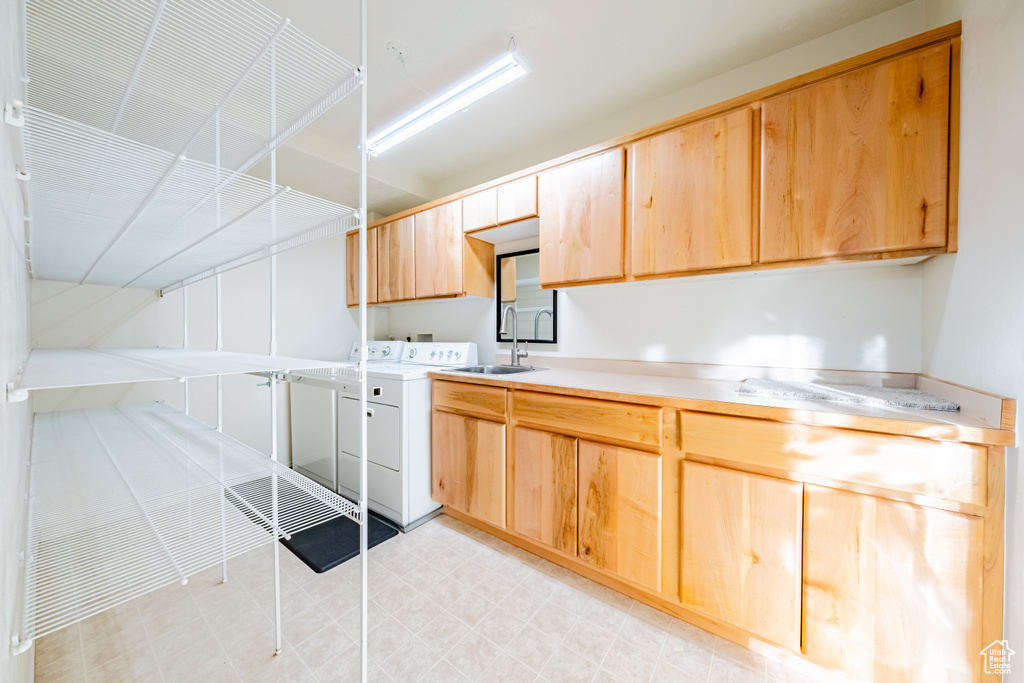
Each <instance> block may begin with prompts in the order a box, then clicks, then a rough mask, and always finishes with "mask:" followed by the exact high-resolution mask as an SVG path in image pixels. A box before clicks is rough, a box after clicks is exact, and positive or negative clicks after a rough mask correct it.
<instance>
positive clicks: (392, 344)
mask: <svg viewBox="0 0 1024 683" xmlns="http://www.w3.org/2000/svg"><path fill="white" fill-rule="evenodd" d="M405 347H406V342H403V341H368V342H366V358H367V360H370V361H390V362H392V363H397V362H399V361H400V360H401V359H402V355H403V353H404V351H405ZM348 358H349V360H354V361H357V362H358V360H359V342H358V341H355V342H352V353H350V354H349V355H348Z"/></svg>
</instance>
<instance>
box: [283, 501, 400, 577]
mask: <svg viewBox="0 0 1024 683" xmlns="http://www.w3.org/2000/svg"><path fill="white" fill-rule="evenodd" d="M368 518H369V521H370V535H369V538H368V539H367V542H366V545H367V547H368V548H372V547H374V546H375V545H377V544H379V543H383V542H384V541H386V540H388V539H389V538H392V537H393V536H396V535H398V529H396V528H395V527H393V526H391V524H390V523H389V522H387V521H386V520H385V519H384V518H383V517H381V516H379V515H377V514H376V513H373V512H370V513H369V515H368ZM281 543H282V544H284V546H285V547H286V548H288V550H291V551H292V553H294V554H295V557H297V558H299V559H300V560H302V561H303V562H305V563H306V566H308V567H309V568H310V569H312V570H313V571H315V572H316V573H317V574H322V573H323V572H325V571H327V570H328V569H333V568H334V567H337V566H338V565H339V564H341V563H342V562H345V561H346V560H351V559H352V558H353V557H356V556H357V555H358V554H359V525H358V524H356V523H355V522H353V521H352V520H351V519H349V518H348V517H337V518H335V519H332V520H329V521H326V522H324V523H322V524H317V525H316V526H314V527H311V528H309V529H306V530H305V531H300V532H299V533H297V534H293V535H292V537H291V540H285V539H283V538H282V539H281Z"/></svg>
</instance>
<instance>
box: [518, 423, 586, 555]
mask: <svg viewBox="0 0 1024 683" xmlns="http://www.w3.org/2000/svg"><path fill="white" fill-rule="evenodd" d="M514 458H515V459H514V461H513V463H512V464H513V469H514V472H515V474H514V475H513V487H512V497H513V508H514V509H513V518H512V519H513V525H514V528H515V530H516V531H518V532H519V533H521V534H523V535H524V536H529V537H530V538H532V539H534V540H537V541H540V542H541V543H544V544H546V545H549V546H551V547H552V548H555V549H556V550H560V551H562V552H564V553H566V554H569V555H576V439H573V438H570V437H568V436H559V435H557V434H550V433H548V432H541V431H537V430H534V429H525V428H523V427H517V428H516V430H515V456H514Z"/></svg>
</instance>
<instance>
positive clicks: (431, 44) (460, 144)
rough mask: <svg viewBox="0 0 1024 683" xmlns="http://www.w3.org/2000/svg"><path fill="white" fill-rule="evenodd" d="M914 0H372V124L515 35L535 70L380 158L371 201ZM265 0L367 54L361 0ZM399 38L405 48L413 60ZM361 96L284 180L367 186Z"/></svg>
mask: <svg viewBox="0 0 1024 683" xmlns="http://www.w3.org/2000/svg"><path fill="white" fill-rule="evenodd" d="M906 1H907V0H771V1H765V0H660V1H659V0H642V1H640V2H623V1H622V0H557V1H552V0H487V1H481V0H432V1H431V2H425V1H423V0H371V1H370V7H369V64H368V75H369V83H370V89H369V126H370V131H371V133H372V132H373V130H374V129H375V128H378V129H379V128H380V127H383V126H385V125H387V124H389V123H391V122H392V121H393V120H395V119H396V118H398V117H399V116H401V115H403V114H405V113H407V112H408V111H409V110H411V109H413V108H414V107H416V106H419V105H420V104H422V103H423V101H424V100H425V99H426V98H427V95H426V94H425V93H424V92H423V90H421V89H420V88H423V89H424V90H427V91H430V92H431V93H436V92H439V91H441V90H443V89H444V88H446V87H448V86H450V85H452V84H453V83H454V82H457V81H458V80H460V79H461V78H462V77H464V76H466V75H468V74H469V73H472V72H473V71H474V70H476V69H477V68H479V67H480V66H482V65H484V64H485V63H487V62H489V61H491V60H493V59H494V58H496V57H497V56H499V55H500V54H501V53H502V52H503V51H504V50H505V49H506V47H507V46H508V43H509V39H510V37H511V36H513V35H514V36H515V42H516V44H517V45H518V46H519V47H520V48H521V50H522V51H523V52H524V53H525V55H526V57H527V59H528V61H529V62H530V65H531V67H532V69H533V72H532V73H531V74H529V75H528V76H526V77H525V78H522V79H519V80H518V81H516V82H515V83H513V84H511V85H510V86H508V87H506V88H504V89H503V90H501V91H499V92H498V93H495V94H493V95H491V96H489V97H488V98H485V99H484V100H482V101H480V102H478V103H477V104H475V105H473V106H472V107H471V108H470V109H468V110H466V111H464V112H461V113H459V114H457V115H455V116H453V117H451V118H449V119H447V120H446V121H443V122H441V123H440V124H437V125H436V126H434V127H433V128H431V129H429V130H428V131H426V132H424V133H421V134H420V135H418V136H417V137H415V138H414V139H412V140H410V141H408V142H406V143H403V144H402V145H400V146H398V147H396V148H394V149H392V150H389V151H387V152H385V153H383V154H382V155H381V156H380V157H379V158H377V159H374V160H372V162H371V168H370V175H371V183H370V199H369V209H370V210H371V211H374V212H376V213H378V214H381V215H387V214H390V213H394V212H396V211H399V210H402V209H405V208H408V207H410V206H414V205H416V204H419V203H422V202H423V201H424V200H426V199H431V198H434V197H436V196H437V195H438V194H443V193H442V192H438V191H437V188H439V187H440V188H444V187H447V188H448V189H449V190H450V185H451V182H450V181H451V179H452V178H462V177H467V178H469V177H473V175H474V173H473V172H474V169H482V168H484V167H486V168H488V173H491V174H492V175H493V169H494V168H495V161H496V160H501V159H503V158H506V157H509V158H511V157H514V156H515V154H516V152H517V151H519V150H522V149H524V148H531V147H537V146H538V145H540V144H541V143H543V142H546V141H550V140H553V139H557V137H558V136H559V135H560V134H566V133H568V132H570V131H572V130H573V129H574V128H575V127H578V126H580V125H583V124H586V123H589V122H593V121H597V120H600V119H603V118H607V117H610V116H612V115H614V114H615V113H616V112H620V111H622V110H624V109H627V108H629V107H631V106H633V105H636V104H639V103H642V102H648V101H650V100H654V99H656V98H658V97H661V96H663V95H666V94H668V93H672V92H675V91H678V90H680V89H682V88H684V87H686V86H689V85H692V84H694V83H698V82H700V81H703V80H705V79H707V78H710V77H712V76H715V75H718V74H721V73H724V72H726V71H729V70H731V69H734V68H737V67H739V66H742V65H744V64H748V63H750V62H753V61H755V60H758V59H761V58H764V57H767V56H769V55H772V54H775V53H777V52H780V51H782V50H785V49H787V48H790V47H792V46H795V45H798V44H800V43H804V42H807V41H809V40H812V39H814V38H817V37H819V36H822V35H824V34H827V33H830V32H832V31H835V30H838V29H840V28H842V27H844V26H848V25H850V24H853V23H856V22H858V21H861V20H864V19H866V18H868V17H871V16H874V15H877V14H880V13H882V12H885V11H887V10H890V9H893V8H895V7H897V6H900V5H902V4H905V3H906ZM263 2H264V4H265V5H267V6H268V7H269V8H270V9H271V10H273V11H274V12H276V13H278V14H280V15H282V16H285V17H288V18H290V19H291V20H292V22H293V24H294V25H295V26H296V27H298V28H299V29H301V30H303V31H304V32H306V33H307V34H309V35H310V36H311V37H313V38H314V39H316V40H319V41H320V42H322V43H324V44H325V45H326V46H327V47H329V48H330V49H332V50H334V51H336V52H337V53H339V54H340V55H341V56H342V57H345V58H346V59H349V60H351V61H354V62H356V63H358V62H359V53H358V3H357V2H356V1H355V0H301V1H299V2H296V0H263ZM391 41H394V42H397V43H400V44H402V45H403V46H404V48H405V52H404V53H405V57H404V69H403V64H402V62H400V61H399V60H398V59H397V57H396V56H395V55H394V54H393V53H390V52H389V51H388V50H387V49H386V45H387V44H388V43H389V42H391ZM357 105H358V98H357V97H355V98H350V99H349V100H347V101H346V102H343V103H342V104H341V105H339V106H338V107H336V108H335V109H334V110H332V111H331V112H330V113H328V114H327V115H326V116H324V117H323V118H321V119H320V120H318V121H317V122H315V123H314V124H313V125H312V126H310V127H309V128H308V129H307V130H306V131H304V132H302V133H300V134H299V135H298V136H297V137H296V138H295V139H294V140H293V141H292V143H291V149H289V150H284V151H282V152H281V153H280V155H279V164H280V166H279V176H278V177H279V180H280V181H282V182H286V183H292V184H294V185H295V186H296V187H297V189H300V190H304V191H308V192H311V193H313V194H320V195H322V196H326V197H328V198H331V199H336V200H339V201H346V199H347V197H345V196H339V193H338V191H337V190H336V188H337V187H339V186H340V185H343V184H345V183H348V184H350V185H351V186H352V187H353V188H354V187H355V185H354V180H353V178H354V176H353V174H352V169H353V168H355V167H356V165H357V163H358V162H357V156H356V149H355V145H356V138H357V128H356V121H357V120H358V119H357V118H356V114H357V111H358V110H357ZM679 113H680V114H682V113H685V112H679ZM594 142H598V141H596V140H595V141H594ZM537 161H542V159H538V160H537ZM497 167H499V168H500V167H501V164H500V163H499V164H498V165H497ZM520 167H521V163H518V162H512V161H510V167H508V168H505V169H504V170H503V171H502V172H503V173H510V172H514V171H516V170H518V169H519V168H520ZM257 173H258V171H257ZM293 174H294V175H293ZM290 176H291V177H290ZM488 177H491V176H486V177H480V178H479V181H483V180H486V179H487V178H488ZM446 181H448V182H446ZM313 185H316V186H317V187H313ZM347 194H348V193H347V192H345V191H342V193H341V195H347ZM347 201H349V202H351V201H352V200H351V199H347Z"/></svg>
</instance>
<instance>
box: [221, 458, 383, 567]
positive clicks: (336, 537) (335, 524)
mask: <svg viewBox="0 0 1024 683" xmlns="http://www.w3.org/2000/svg"><path fill="white" fill-rule="evenodd" d="M278 487H279V488H278V494H279V495H280V496H281V498H282V499H291V500H297V499H299V500H303V505H301V506H299V507H301V508H303V510H304V513H308V512H309V507H310V506H311V505H313V506H319V507H320V508H321V510H320V513H321V514H324V513H330V512H334V511H333V510H332V509H331V508H329V507H328V506H327V505H326V504H324V503H320V502H319V501H314V500H313V497H312V496H310V495H309V494H308V493H306V492H305V491H303V490H302V489H300V488H298V487H297V486H295V485H293V484H291V483H290V482H288V481H285V480H284V479H279V480H278ZM232 488H233V489H234V490H235V491H237V492H238V494H239V495H240V496H242V497H245V498H246V499H247V500H263V501H265V500H266V499H267V495H268V491H269V490H270V477H264V478H261V479H255V480H253V481H249V482H245V483H241V484H235V485H234V486H233V487H232ZM227 498H228V500H229V501H231V503H232V504H234V506H235V507H236V508H238V509H239V510H240V511H241V512H242V513H243V514H244V515H245V516H246V517H248V518H249V519H250V520H252V521H253V522H254V523H256V524H259V525H260V526H262V527H263V528H264V529H266V530H267V531H270V529H271V527H270V525H269V524H268V523H267V522H265V521H264V520H263V518H261V517H260V516H257V515H256V514H254V513H253V512H252V510H250V509H249V508H248V506H246V505H244V504H242V503H241V502H240V501H239V500H238V499H237V498H236V497H235V496H231V495H229V496H228V497H227ZM264 507H266V504H265V502H264ZM367 512H368V513H369V514H368V518H369V520H370V535H369V538H368V539H367V547H368V548H372V547H374V546H375V545H378V544H380V543H383V542H384V541H386V540H388V539H389V538H392V537H394V536H396V535H397V534H398V529H397V528H396V527H394V526H392V525H391V522H389V521H388V520H386V519H384V518H383V517H381V516H380V515H378V514H377V513H375V512H370V511H369V510H367ZM263 513H264V515H263V516H264V517H269V516H270V512H269V510H264V511H263ZM292 514H293V513H292V511H291V506H289V505H282V506H281V510H280V519H281V525H282V526H283V527H284V528H286V529H287V528H288V526H289V521H290V520H289V518H290V517H291V515H292ZM281 543H282V544H283V545H284V546H285V547H286V548H288V550H290V551H292V553H293V554H294V555H295V556H296V557H297V558H299V559H300V560H302V561H303V562H304V563H305V564H306V565H307V566H308V567H309V568H310V569H312V570H313V571H315V572H316V573H317V574H322V573H323V572H325V571H327V570H328V569H333V568H334V567H337V566H338V565H339V564H341V563H342V562H345V561H346V560H351V559H352V558H353V557H355V556H357V555H358V554H359V525H358V524H356V523H355V522H353V521H352V520H351V519H349V518H348V517H342V516H340V515H339V516H338V517H335V518H333V519H329V520H327V521H326V522H321V523H320V524H317V525H316V526H314V527H310V528H308V529H305V530H304V531H300V532H298V533H296V534H292V537H291V540H285V539H283V538H282V539H281Z"/></svg>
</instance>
